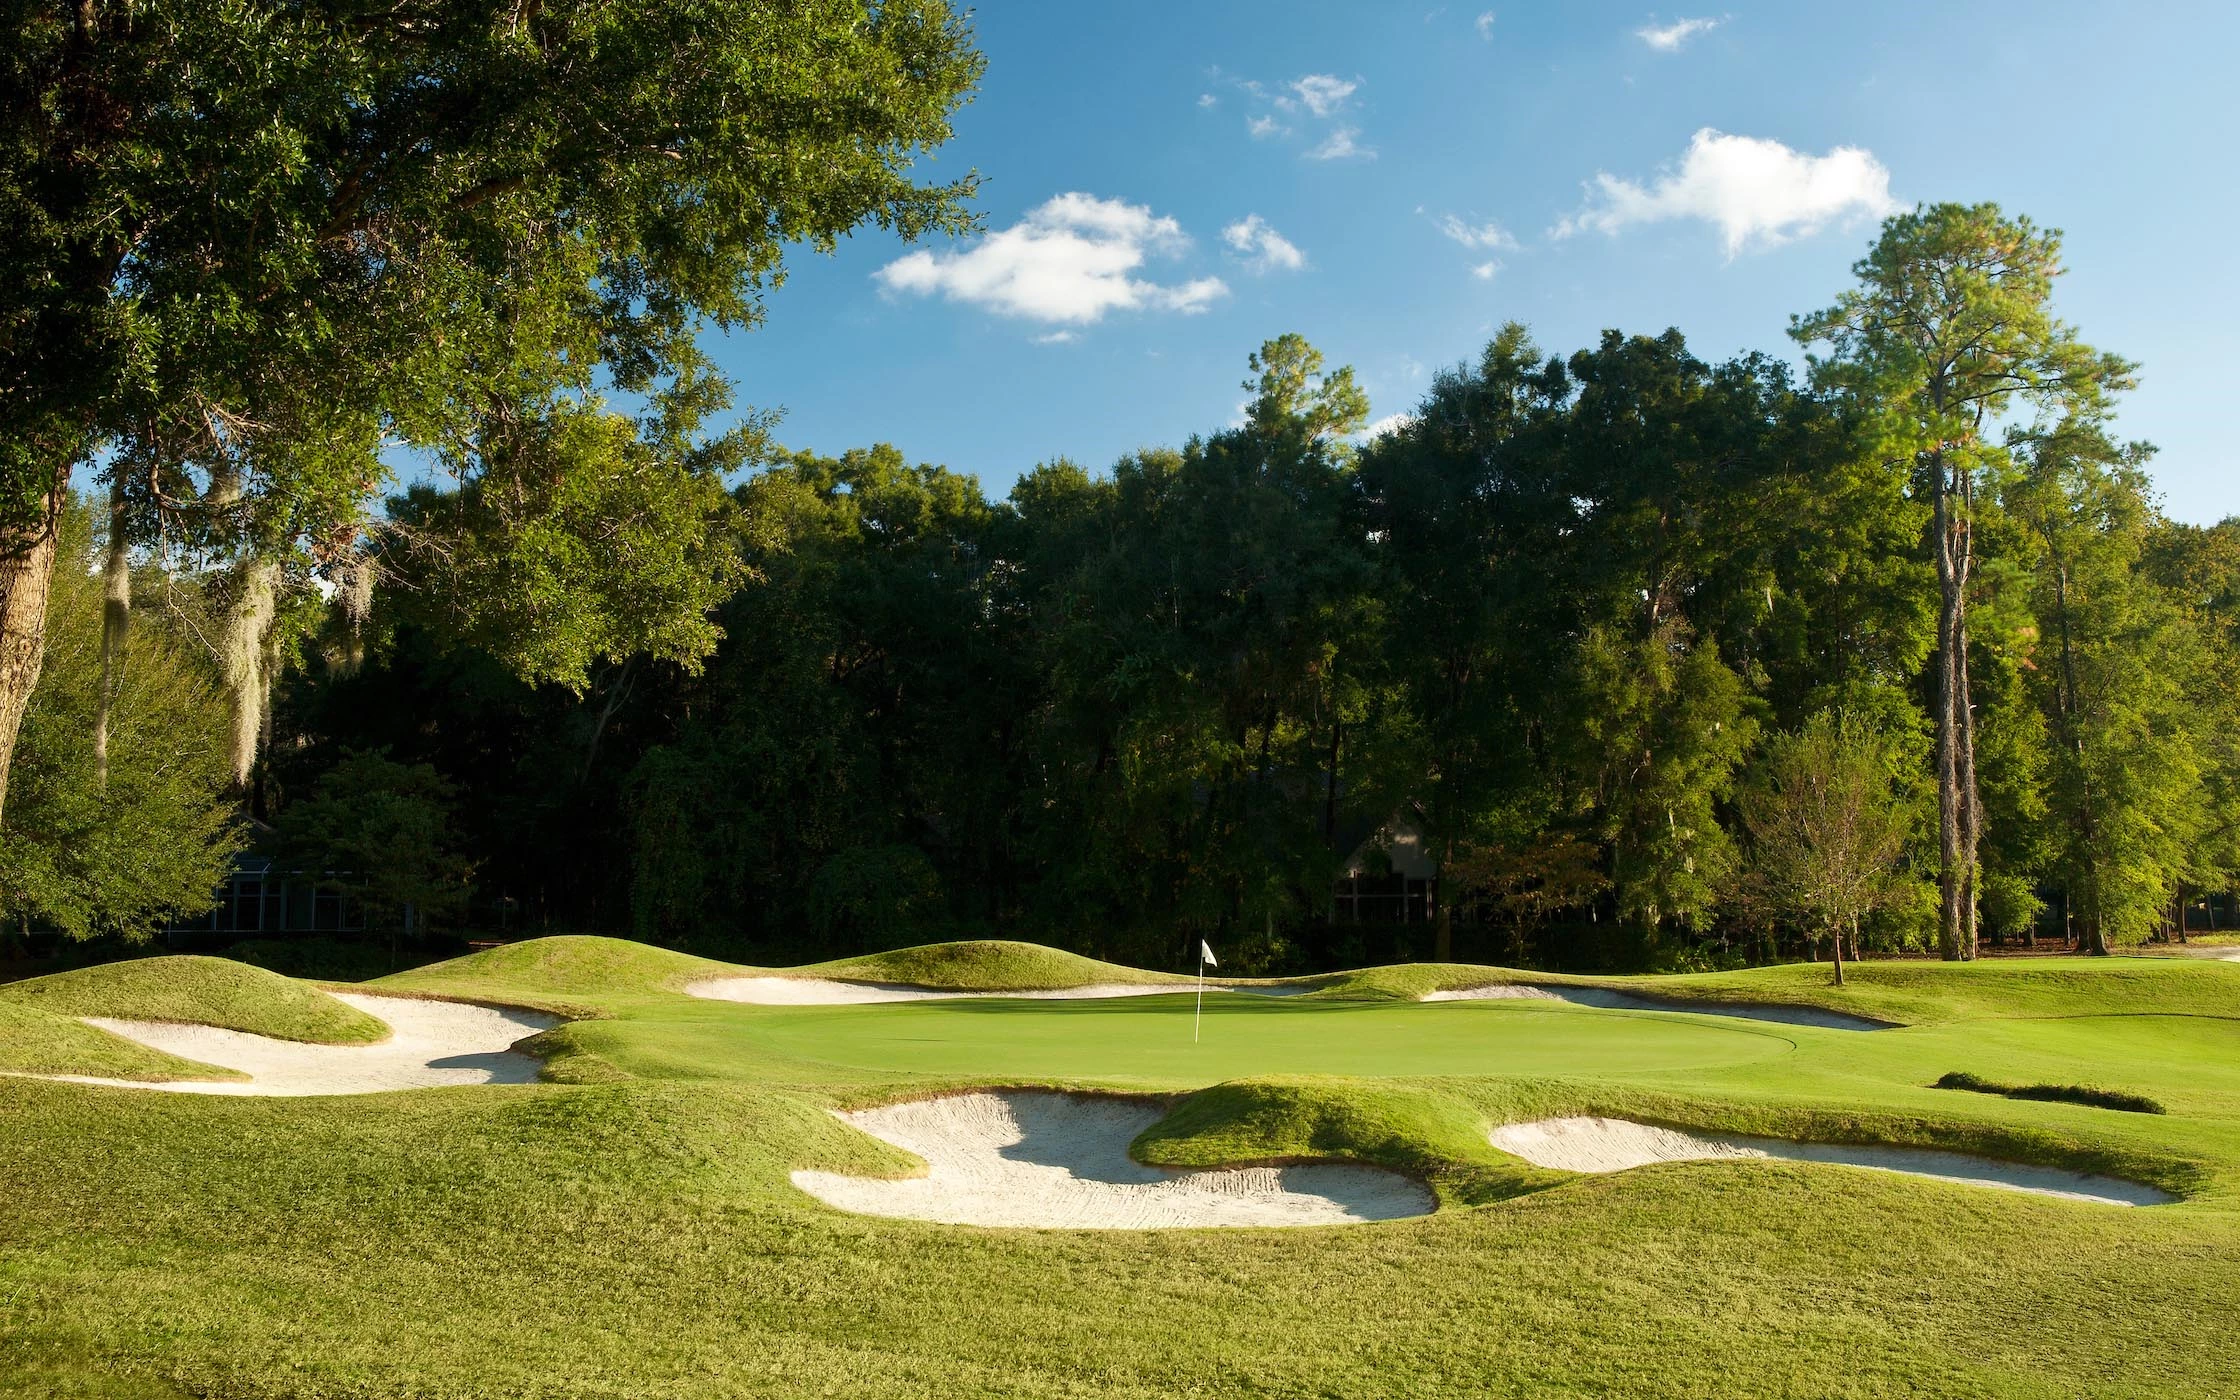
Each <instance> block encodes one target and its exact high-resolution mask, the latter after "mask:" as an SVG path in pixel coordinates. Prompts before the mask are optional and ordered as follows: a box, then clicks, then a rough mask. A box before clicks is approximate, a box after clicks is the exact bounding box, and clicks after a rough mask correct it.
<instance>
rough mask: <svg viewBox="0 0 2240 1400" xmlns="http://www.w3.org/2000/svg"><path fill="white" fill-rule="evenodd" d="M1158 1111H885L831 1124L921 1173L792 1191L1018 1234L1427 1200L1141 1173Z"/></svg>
mask: <svg viewBox="0 0 2240 1400" xmlns="http://www.w3.org/2000/svg"><path fill="white" fill-rule="evenodd" d="M1163 1116H1164V1113H1163V1111H1162V1110H1161V1109H1160V1108H1158V1107H1157V1106H1155V1105H1152V1104H1147V1103H1143V1102H1140V1101H1137V1100H1132V1099H1120V1098H1111V1097H1089V1096H1077V1095H1072V1094H1058V1093H1047V1092H1039V1091H1017V1092H1004V1093H972V1094H952V1095H949V1096H946V1097H943V1098H937V1099H919V1100H915V1101H913V1102H910V1103H898V1104H887V1105H885V1106H883V1107H880V1108H869V1109H863V1110H860V1111H858V1112H855V1113H843V1114H841V1115H840V1118H841V1119H842V1120H843V1121H844V1122H847V1123H851V1124H853V1125H854V1126H856V1127H858V1128H861V1129H863V1131H865V1132H867V1133H869V1134H871V1135H872V1136H873V1137H876V1138H880V1139H882V1140H884V1141H886V1142H891V1143H893V1144H894V1145H895V1146H897V1147H901V1148H906V1149H907V1150H909V1151H911V1152H915V1153H917V1154H918V1155H919V1156H920V1157H923V1158H925V1161H926V1174H925V1175H924V1176H922V1177H914V1178H910V1179H907V1180H902V1181H879V1180H872V1179H867V1178H863V1177H853V1176H841V1175H839V1174H837V1173H833V1172H810V1171H802V1172H795V1173H794V1174H793V1184H794V1185H796V1186H798V1187H800V1188H801V1189H802V1190H804V1191H806V1192H808V1193H809V1194H810V1195H812V1196H815V1197H816V1198H817V1199H818V1200H820V1201H823V1202H824V1203H825V1204H827V1205H831V1206H837V1207H839V1208H840V1209H841V1210H847V1211H855V1212H857V1213H858V1214H862V1215H888V1216H899V1217H902V1218H904V1219H908V1220H931V1221H938V1222H940V1223H942V1224H948V1225H1002V1226H1014V1227H1022V1228H1030V1229H1070V1230H1161V1229H1177V1228H1187V1227H1200V1226H1235V1225H1345V1224H1358V1223H1360V1222H1363V1221H1369V1220H1397V1219H1400V1218H1402V1217H1405V1216H1411V1215H1427V1214H1429V1213H1430V1212H1431V1210H1432V1207H1433V1205H1434V1204H1435V1203H1434V1201H1433V1199H1432V1196H1431V1192H1430V1191H1429V1190H1428V1189H1426V1188H1425V1187H1424V1186H1423V1185H1422V1184H1421V1183H1419V1182H1416V1181H1413V1180H1411V1179H1409V1178H1407V1177H1404V1176H1401V1175H1400V1174H1398V1173H1397V1172H1388V1171H1383V1170H1380V1169H1378V1168H1375V1167H1356V1166H1340V1165H1314V1166H1298V1167H1240V1168H1236V1169H1232V1170H1223V1171H1170V1170H1166V1169H1163V1168H1159V1167H1147V1166H1144V1165H1142V1164H1141V1163H1139V1162H1136V1161H1135V1160H1134V1159H1132V1158H1130V1157H1129V1156H1128V1144H1129V1143H1130V1142H1131V1141H1133V1140H1134V1138H1135V1136H1136V1134H1138V1133H1140V1132H1142V1131H1143V1130H1144V1129H1145V1128H1147V1127H1149V1126H1151V1125H1152V1124H1153V1123H1156V1122H1157V1121H1159V1119H1160V1118H1161V1117H1163Z"/></svg>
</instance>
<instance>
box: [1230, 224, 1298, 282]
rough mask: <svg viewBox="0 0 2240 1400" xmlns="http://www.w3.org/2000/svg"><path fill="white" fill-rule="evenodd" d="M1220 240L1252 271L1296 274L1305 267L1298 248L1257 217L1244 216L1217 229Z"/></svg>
mask: <svg viewBox="0 0 2240 1400" xmlns="http://www.w3.org/2000/svg"><path fill="white" fill-rule="evenodd" d="M1221 241H1222V242H1224V243H1226V244H1228V245H1229V246H1230V247H1231V248H1234V249H1235V250H1236V251H1237V252H1238V253H1239V254H1240V255H1242V256H1243V257H1245V258H1246V259H1247V260H1248V262H1249V265H1250V266H1251V268H1252V270H1253V271H1254V272H1278V271H1281V272H1297V271H1298V270H1299V269H1300V268H1302V267H1305V266H1306V265H1307V255H1306V254H1305V253H1302V252H1300V251H1299V246H1298V245H1297V244H1295V243H1293V242H1292V241H1291V240H1290V239H1288V238H1285V237H1284V236H1283V235H1282V234H1280V233H1277V232H1276V231H1275V230H1274V229H1272V228H1270V227H1268V221H1267V220H1266V219H1263V218H1261V217H1260V216H1259V215H1258V214H1248V215H1246V216H1245V217H1244V218H1242V219H1239V220H1238V221H1237V222H1235V223H1233V224H1231V225H1229V226H1228V227H1227V228H1225V229H1223V230H1221Z"/></svg>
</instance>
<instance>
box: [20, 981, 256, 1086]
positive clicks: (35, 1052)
mask: <svg viewBox="0 0 2240 1400" xmlns="http://www.w3.org/2000/svg"><path fill="white" fill-rule="evenodd" d="M0 1073H5V1074H86V1075H92V1076H94V1077H95V1078H98V1079H137V1080H142V1081H144V1082H147V1083H161V1082H163V1081H165V1080H172V1079H246V1078H248V1077H249V1076H247V1075H245V1074H238V1073H236V1072H234V1071H233V1070H230V1069H219V1068H218V1067H217V1066H216V1065H205V1064H198V1063H196V1062H195V1061H193V1060H183V1059H180V1058H179V1057H178V1056H177V1055H166V1054H165V1053H163V1052H162V1051H161V1050H151V1049H149V1048H148V1047H147V1046H145V1045H136V1044H134V1043H133V1042H131V1041H129V1040H126V1039H125V1038H124V1037H123V1036H119V1035H111V1034H109V1033H108V1032H107V1031H105V1030H100V1029H97V1028H95V1027H93V1026H89V1025H87V1024H85V1023H84V1022H83V1021H79V1020H76V1019H74V1018H72V1017H69V1016H61V1015H57V1014H56V1013H54V1012H52V1011H43V1010H41V1009H40V1008H38V1007H36V1006H22V1005H18V1004H17V1003H14V1002H8V1001H0Z"/></svg>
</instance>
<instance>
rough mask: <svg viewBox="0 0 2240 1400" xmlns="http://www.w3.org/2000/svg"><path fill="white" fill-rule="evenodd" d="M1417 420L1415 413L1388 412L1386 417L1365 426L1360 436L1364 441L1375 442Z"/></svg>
mask: <svg viewBox="0 0 2240 1400" xmlns="http://www.w3.org/2000/svg"><path fill="white" fill-rule="evenodd" d="M1415 421H1416V416H1415V415H1414V414H1413V413H1387V414H1386V415H1385V416H1384V417H1382V418H1379V419H1378V420H1377V421H1376V422H1374V423H1371V424H1370V425H1369V426H1368V427H1366V428H1363V429H1362V430H1361V433H1360V437H1361V440H1362V441H1363V442H1375V441H1376V440H1377V439H1378V438H1381V437H1383V436H1384V435H1385V434H1386V433H1396V432H1398V431H1400V430H1401V429H1402V428H1405V427H1407V426H1408V425H1409V424H1410V423H1413V422H1415Z"/></svg>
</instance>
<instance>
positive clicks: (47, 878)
mask: <svg viewBox="0 0 2240 1400" xmlns="http://www.w3.org/2000/svg"><path fill="white" fill-rule="evenodd" d="M57 538H58V548H59V550H60V552H61V557H62V561H63V562H62V564H61V565H60V566H59V567H57V568H56V569H55V571H54V589H53V593H52V595H51V598H50V601H49V606H50V617H49V623H48V626H47V629H46V634H45V637H44V640H43V643H42V653H43V654H42V657H41V667H40V679H39V688H38V689H37V690H36V691H34V692H33V693H32V695H31V702H30V705H29V707H28V708H27V709H26V711H25V713H24V718H23V729H22V735H21V739H20V741H19V745H18V749H17V758H16V767H15V783H16V799H15V800H14V801H13V802H11V803H9V804H8V807H7V810H6V812H5V813H4V814H0V920H5V921H6V924H7V925H9V926H13V927H22V926H24V925H27V924H40V925H46V926H50V927H52V928H54V929H55V930H57V931H59V932H61V933H62V934H63V935H64V936H66V937H70V938H92V937H96V936H99V935H104V934H106V935H113V936H116V937H121V938H125V939H131V940H137V939H142V938H146V937H147V936H148V935H149V934H150V933H151V932H153V931H154V930H155V929H157V928H160V927H162V926H163V924H164V923H166V922H167V921H169V920H171V919H173V918H177V917H182V916H189V915H193V914H197V913H201V912H203V911H205V910H207V909H208V908H209V907H210V903H211V891H212V890H214V889H216V888H217V887H218V885H219V883H220V882H221V881H222V880H224V878H225V875H226V870H227V868H228V866H229V864H230V863H231V861H232V859H233V854H234V852H235V851H236V850H238V849H239V848H240V845H241V840H240V831H239V828H238V824H237V822H236V820H235V816H234V805H233V803H232V802H230V801H229V800H228V799H227V797H226V785H227V782H228V780H229V779H230V777H231V775H232V769H231V767H230V766H229V765H228V763H227V761H226V743H225V735H226V731H227V729H228V727H229V718H228V715H227V709H226V701H225V696H224V693H223V692H222V690H221V689H220V686H219V678H218V676H217V674H216V673H215V671H214V669H213V668H212V667H211V666H210V665H209V664H208V662H207V661H206V660H205V658H204V657H203V656H202V655H200V654H199V650H198V649H197V648H196V647H195V646H194V645H193V644H192V642H190V641H189V640H188V637H187V635H186V633H185V629H183V628H182V627H180V626H178V625H177V623H178V619H177V616H176V615H174V614H169V613H158V614H157V615H156V616H155V617H154V619H152V620H151V621H150V622H148V623H144V624H143V625H141V626H139V627H135V628H134V629H133V630H132V631H131V633H130V634H129V635H127V636H122V637H115V638H110V637H105V635H104V630H103V626H102V612H103V609H104V607H105V606H106V600H105V598H104V596H103V595H104V591H105V590H104V580H103V577H102V575H100V574H97V573H95V572H93V570H92V567H91V566H92V564H93V562H94V560H95V558H96V551H95V548H94V543H93V527H92V520H91V518H90V516H89V514H88V512H87V511H86V510H85V508H84V507H83V506H82V505H81V504H80V503H78V502H76V501H72V502H71V503H70V504H69V506H68V507H67V508H66V509H65V511H64V512H63V516H62V519H61V521H60V523H59V525H58V536H57ZM179 591H180V592H181V593H182V594H187V595H191V594H192V592H193V589H192V587H191V586H189V587H183V588H181V589H180V590H179ZM96 714H101V715H103V716H105V723H104V724H103V726H102V727H101V728H100V729H99V730H98V731H97V730H96V728H95V725H94V718H95V716H96ZM97 733H98V734H99V735H100V736H101V737H102V738H103V739H104V740H105V741H106V743H105V745H104V746H101V747H97V745H96V734H97ZM104 748H105V750H106V751H105V752H104V751H103V749H104Z"/></svg>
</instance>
